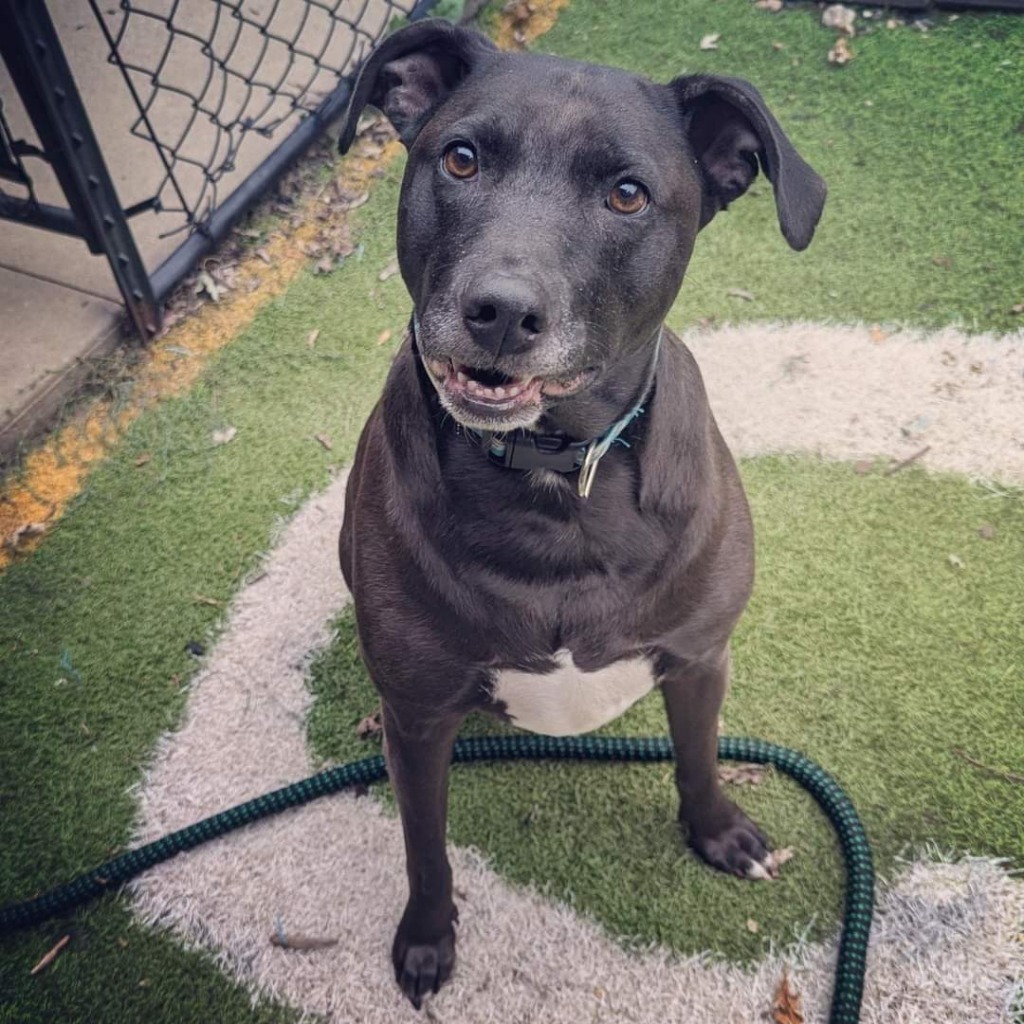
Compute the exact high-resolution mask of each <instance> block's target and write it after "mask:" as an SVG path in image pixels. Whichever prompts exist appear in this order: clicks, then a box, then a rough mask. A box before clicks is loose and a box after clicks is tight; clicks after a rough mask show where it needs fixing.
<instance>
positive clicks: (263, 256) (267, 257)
mask: <svg viewBox="0 0 1024 1024" xmlns="http://www.w3.org/2000/svg"><path fill="white" fill-rule="evenodd" d="M256 255H257V256H259V258H260V259H261V260H263V262H264V263H266V265H267V266H268V267H269V266H270V253H268V252H267V250H266V249H264V248H262V247H261V248H259V249H257V250H256Z"/></svg>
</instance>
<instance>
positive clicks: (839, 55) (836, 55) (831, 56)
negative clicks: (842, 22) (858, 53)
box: [828, 36, 853, 67]
mask: <svg viewBox="0 0 1024 1024" xmlns="http://www.w3.org/2000/svg"><path fill="white" fill-rule="evenodd" d="M851 60H853V50H851V49H850V47H849V46H847V45H846V40H845V39H844V38H843V37H842V36H840V37H839V38H838V39H837V40H836V44H835V46H833V47H832V49H831V50H829V51H828V62H829V64H835V65H837V66H838V67H842V66H843V65H844V64H849V63H850V61H851Z"/></svg>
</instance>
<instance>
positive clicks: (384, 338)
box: [377, 329, 391, 345]
mask: <svg viewBox="0 0 1024 1024" xmlns="http://www.w3.org/2000/svg"><path fill="white" fill-rule="evenodd" d="M390 340H391V331H390V330H387V329H385V330H383V331H381V332H380V334H378V335H377V344H378V345H386V344H387V343H388V342H389V341H390Z"/></svg>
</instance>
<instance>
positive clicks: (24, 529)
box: [4, 523, 46, 551]
mask: <svg viewBox="0 0 1024 1024" xmlns="http://www.w3.org/2000/svg"><path fill="white" fill-rule="evenodd" d="M44 533H46V523H25V524H23V525H22V526H19V527H18V528H17V529H16V530H14V531H13V532H12V533H11V534H10V535H9V536H8V537H7V539H6V540H5V541H4V545H5V546H6V547H8V548H10V549H11V551H17V550H18V548H19V547H20V546H21V545H22V544H24V543H25V541H27V540H30V539H31V538H32V537H38V536H40V535H41V534H44Z"/></svg>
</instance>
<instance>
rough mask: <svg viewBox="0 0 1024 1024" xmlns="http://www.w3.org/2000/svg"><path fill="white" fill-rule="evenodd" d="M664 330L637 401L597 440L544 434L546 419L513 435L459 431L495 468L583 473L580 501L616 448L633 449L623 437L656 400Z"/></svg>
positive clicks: (649, 358) (563, 433) (579, 484)
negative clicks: (608, 456)
mask: <svg viewBox="0 0 1024 1024" xmlns="http://www.w3.org/2000/svg"><path fill="white" fill-rule="evenodd" d="M663 331H664V328H659V330H658V334H657V336H656V337H655V340H654V346H653V351H652V352H651V353H650V355H648V356H647V359H646V365H645V370H644V377H643V380H642V385H641V388H640V390H639V391H638V392H637V397H636V398H635V399H634V400H633V403H632V404H631V405H630V406H629V408H628V409H627V410H626V411H625V412H624V413H623V414H622V415H621V416H619V417H618V419H616V420H615V421H614V422H613V423H611V425H610V426H609V427H608V428H607V429H606V430H603V431H602V432H601V433H600V434H599V435H597V436H596V437H590V438H587V439H586V440H582V441H578V440H574V439H573V436H572V434H570V433H568V432H567V431H563V430H558V429H557V428H555V430H554V431H553V432H547V433H542V432H541V430H542V429H543V424H544V423H545V421H547V422H550V421H551V419H552V418H550V417H543V418H542V419H541V421H540V423H539V424H538V427H536V428H534V429H533V430H516V431H513V432H511V433H500V434H499V433H490V432H486V431H479V430H473V429H470V428H467V427H459V429H460V430H462V431H464V432H465V434H466V436H467V437H469V438H470V439H471V440H473V441H474V442H475V443H476V444H478V445H479V446H480V448H481V449H483V451H484V452H485V454H486V455H487V457H488V458H489V459H490V461H491V462H493V463H494V464H495V465H498V466H502V467H504V468H506V469H513V470H519V471H524V470H548V471H551V472H554V473H561V474H568V473H576V472H578V473H579V476H578V477H577V484H576V487H577V490H578V492H579V494H580V497H582V498H587V497H589V496H590V490H591V487H592V486H593V482H594V477H595V476H596V474H597V468H598V466H599V464H600V462H601V460H602V459H603V458H604V456H605V455H606V454H607V453H608V452H609V450H610V449H611V447H612V445H614V444H624V445H626V447H629V442H628V441H626V440H625V438H624V437H623V434H624V433H625V431H626V429H627V428H628V427H629V426H630V425H631V424H632V423H633V422H634V421H635V420H637V419H638V418H639V417H640V416H642V415H643V413H644V411H645V406H646V405H647V404H648V403H649V401H650V400H651V399H652V398H653V393H652V392H653V388H654V381H655V376H656V374H657V369H658V358H659V355H660V352H661V339H662V334H663Z"/></svg>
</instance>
